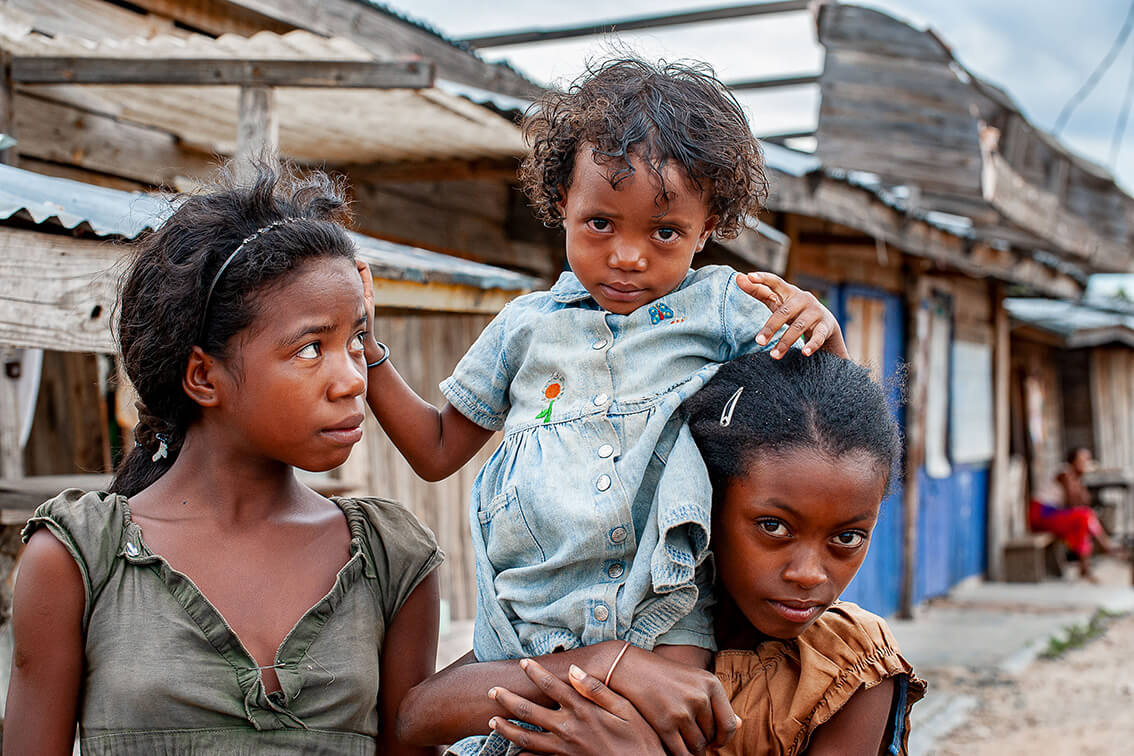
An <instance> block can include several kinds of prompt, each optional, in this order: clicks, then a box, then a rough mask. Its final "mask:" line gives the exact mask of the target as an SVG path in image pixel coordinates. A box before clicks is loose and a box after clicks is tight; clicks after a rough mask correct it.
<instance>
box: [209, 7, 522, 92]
mask: <svg viewBox="0 0 1134 756" xmlns="http://www.w3.org/2000/svg"><path fill="white" fill-rule="evenodd" d="M229 4H230V5H235V6H238V7H240V8H245V9H247V10H250V11H254V12H256V13H259V14H261V15H263V16H267V17H268V18H272V19H275V20H276V21H278V22H282V23H285V24H290V25H293V26H295V27H297V28H301V29H307V30H309V31H313V32H316V33H317V34H324V35H327V36H335V37H345V38H347V39H349V40H351V41H352V42H354V43H356V44H357V45H359V46H361V47H363V48H365V49H367V50H370V51H372V52H374V53H376V54H380V55H382V56H386V57H388V56H390V55H399V56H400V55H418V56H421V57H422V58H424V59H426V60H429V61H432V62H433V63H434V64H435V65H436V66H437V74H438V76H439V77H442V78H445V79H450V80H452V81H457V82H461V83H464V84H472V85H473V86H477V87H481V88H483V89H487V90H490V91H493V92H500V93H501V94H507V95H512V96H514V97H533V96H535V95H538V94H539V92H540V91H542V90H541V89H540V87H538V86H537V85H536V84H533V83H532V82H530V81H528V80H527V79H525V78H524V77H523V76H521V75H520V74H518V73H516V72H515V71H514V70H512V69H511V68H509V67H507V66H504V65H495V64H490V63H486V62H484V61H483V60H481V59H480V58H479V57H477V55H476V54H475V53H473V52H471V51H469V50H466V49H462V48H461V47H460V46H458V45H455V44H453V43H451V42H449V41H447V40H445V39H444V38H442V37H441V36H439V35H438V34H436V33H435V32H432V31H429V30H428V29H423V28H421V27H419V26H417V25H415V24H413V23H411V22H409V21H406V20H405V19H402V18H399V17H398V16H397V15H395V14H394V13H392V12H390V11H388V10H386V9H384V8H381V7H379V6H377V5H370V4H368V3H360V2H356V0H320V2H318V3H313V2H311V1H310V0H230V3H229Z"/></svg>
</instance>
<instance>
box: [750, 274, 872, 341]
mask: <svg viewBox="0 0 1134 756" xmlns="http://www.w3.org/2000/svg"><path fill="white" fill-rule="evenodd" d="M736 281H737V284H738V285H739V286H740V288H741V289H742V290H743V291H744V292H745V293H747V294H748V295H749V296H751V297H753V298H755V299H757V300H759V301H760V302H761V303H762V304H763V305H764V306H765V307H767V308H768V309H769V310H771V311H772V316H771V317H770V318H768V322H766V323H765V324H764V327H763V328H761V329H760V332H759V333H758V334H757V335H756V343H757V344H759V345H761V346H763V345H764V344H767V343H768V342H769V341H771V339H772V337H773V336H774V335H775V334H776V331H778V330H780V328H781V327H783V326H785V325H787V326H788V329H787V330H786V331H785V332H784V334H783V336H781V337H780V341H779V343H778V344H776V346H775V347H773V349H772V357H774V358H776V359H779V358H780V357H783V356H784V355H785V354H787V350H788V349H789V348H790V347H791V345H792V344H794V343H795V342H796V340H797V339H799V337H800V336H803V337H805V338H806V339H807V342H806V343H805V344H804V345H803V353H804V354H807V355H810V354H811V353H812V352H814V351H815V350H816V349H819V348H822V349H823V350H824V351H827V352H830V353H831V354H834V355H836V356H838V357H843V358H848V357H850V354H849V353H848V352H847V345H846V344H845V343H844V342H843V331H842V329H841V328H839V323H838V321H836V320H835V316H834V315H832V314H831V311H830V310H828V309H827V308H826V307H825V306H824V305H823V303H822V302H820V301H819V299H818V298H817V297H816V296H815V295H814V294H812V293H811V292H809V291H804V290H803V289H801V288H799V287H798V286H793V285H792V284H790V283H788V282H787V281H785V280H784V279H782V278H780V277H779V276H777V275H776V274H775V273H748V274H743V273H742V274H740V275H739V276H737V278H736Z"/></svg>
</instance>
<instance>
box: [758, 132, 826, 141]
mask: <svg viewBox="0 0 1134 756" xmlns="http://www.w3.org/2000/svg"><path fill="white" fill-rule="evenodd" d="M813 136H815V130H814V129H811V130H808V131H781V132H780V133H778V134H765V135H763V136H757V137H756V138H757V139H759V140H760V141H761V142H774V143H776V144H781V143H783V142H786V141H787V140H789V139H803V138H804V137H813Z"/></svg>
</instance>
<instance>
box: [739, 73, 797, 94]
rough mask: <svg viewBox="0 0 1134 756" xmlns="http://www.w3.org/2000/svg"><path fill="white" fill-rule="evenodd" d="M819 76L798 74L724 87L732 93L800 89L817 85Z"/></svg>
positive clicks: (741, 82)
mask: <svg viewBox="0 0 1134 756" xmlns="http://www.w3.org/2000/svg"><path fill="white" fill-rule="evenodd" d="M818 83H819V74H800V75H798V76H780V77H778V78H775V79H748V80H746V81H731V82H729V83H728V84H726V85H725V86H727V87H728V88H729V89H731V90H733V91H734V92H740V91H748V90H753V89H774V88H776V87H802V86H805V85H807V84H818Z"/></svg>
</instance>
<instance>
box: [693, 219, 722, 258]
mask: <svg viewBox="0 0 1134 756" xmlns="http://www.w3.org/2000/svg"><path fill="white" fill-rule="evenodd" d="M719 220H720V218H719V217H717V216H716V215H710V216H709V217H708V218H706V219H705V228H704V229H703V230H702V231H701V235H700V236H699V237H697V251H698V252H700V251H701V250H702V249H704V248H705V245H706V244H708V243H709V237H710V236H712V235H713V231H715V230H716V228H717V221H719Z"/></svg>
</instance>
